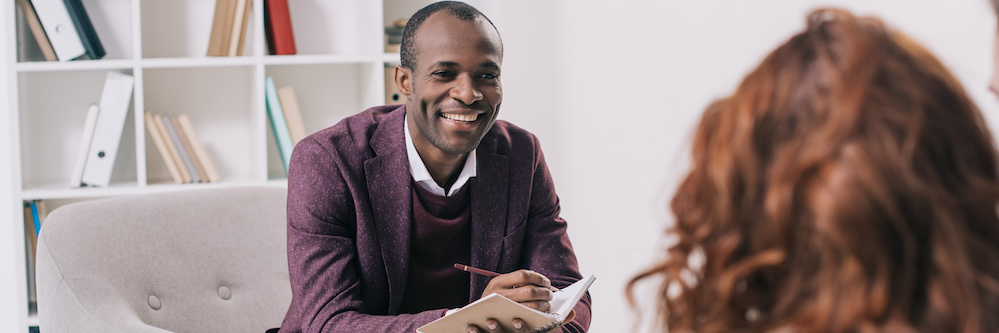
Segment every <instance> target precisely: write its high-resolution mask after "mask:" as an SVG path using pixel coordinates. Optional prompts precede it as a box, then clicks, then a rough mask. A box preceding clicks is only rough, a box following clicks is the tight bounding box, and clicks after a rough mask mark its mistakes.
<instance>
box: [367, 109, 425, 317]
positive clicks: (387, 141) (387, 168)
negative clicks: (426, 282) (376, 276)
mask: <svg viewBox="0 0 999 333" xmlns="http://www.w3.org/2000/svg"><path fill="white" fill-rule="evenodd" d="M404 114H405V112H393V113H392V114H390V115H388V116H387V117H386V119H385V120H384V122H383V123H382V125H381V126H379V127H378V128H377V129H376V130H375V132H374V133H373V134H372V136H371V142H370V144H371V147H372V149H373V150H374V151H375V154H376V156H375V157H374V158H371V159H368V160H367V161H364V172H365V176H366V177H365V178H366V179H367V183H368V200H369V202H370V203H371V210H372V212H371V213H372V215H373V217H374V222H375V227H376V229H377V231H378V245H379V246H380V252H381V254H382V260H383V261H384V262H385V274H386V276H387V277H388V286H389V290H388V293H389V311H390V312H391V313H395V312H397V311H398V309H399V306H400V305H401V304H402V297H403V295H404V294H405V288H406V278H407V277H408V275H409V274H408V272H409V245H410V226H411V224H412V214H411V213H412V210H413V209H412V206H413V200H412V191H413V190H412V176H411V175H410V172H409V160H408V158H407V156H406V146H405V141H404V139H405V137H404V135H405V130H404V129H403V121H404V118H403V115H404Z"/></svg>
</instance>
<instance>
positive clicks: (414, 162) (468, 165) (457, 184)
mask: <svg viewBox="0 0 999 333" xmlns="http://www.w3.org/2000/svg"><path fill="white" fill-rule="evenodd" d="M403 123H404V124H405V125H403V126H404V127H405V128H406V154H407V155H409V170H410V172H412V174H413V180H415V181H416V183H417V184H420V186H422V187H423V188H424V189H426V190H428V191H430V192H431V193H433V194H436V195H440V196H447V197H449V196H451V195H453V194H455V192H458V190H460V189H461V187H462V186H465V183H467V182H468V180H469V179H471V178H472V177H475V164H476V163H475V149H472V151H470V152H468V157H466V158H465V166H464V167H463V168H461V173H459V174H458V180H455V181H454V185H451V190H450V191H448V192H447V194H445V193H444V188H443V187H441V186H440V185H437V182H436V181H434V177H432V176H430V171H428V170H427V165H426V164H423V159H422V158H420V153H419V152H417V151H416V146H415V145H413V137H412V135H410V133H409V121H406V119H405V117H403Z"/></svg>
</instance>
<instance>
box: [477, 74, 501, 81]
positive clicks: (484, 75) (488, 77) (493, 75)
mask: <svg viewBox="0 0 999 333" xmlns="http://www.w3.org/2000/svg"><path fill="white" fill-rule="evenodd" d="M479 77H481V78H483V79H490V80H492V79H495V78H498V77H499V75H496V74H495V73H483V74H482V75H480V76H479Z"/></svg>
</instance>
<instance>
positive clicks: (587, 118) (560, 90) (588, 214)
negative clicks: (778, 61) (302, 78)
mask: <svg viewBox="0 0 999 333" xmlns="http://www.w3.org/2000/svg"><path fill="white" fill-rule="evenodd" d="M99 1H127V0H89V1H84V3H85V4H87V5H90V4H91V3H95V2H99ZM143 1H147V0H143ZM163 1H165V0H163ZM186 1H195V0H186ZM204 1H208V0H204ZM305 1H327V0H290V1H289V3H290V5H291V6H295V5H296V3H298V2H305ZM330 1H336V2H342V3H345V4H347V5H350V3H354V2H361V1H366V0H330ZM421 2H427V3H429V1H421ZM468 2H469V3H471V4H473V5H475V6H476V7H478V8H479V9H480V10H481V11H483V12H484V13H485V14H486V15H487V16H489V17H490V18H491V19H492V20H493V21H494V23H495V24H496V26H497V27H498V29H499V31H500V33H501V35H502V37H503V41H504V46H505V59H504V64H503V74H502V77H503V88H504V103H503V105H502V108H501V112H500V115H499V118H500V119H504V120H507V121H510V122H512V123H514V124H517V125H519V126H521V127H524V128H526V129H528V130H530V131H532V132H533V133H535V134H536V135H537V136H538V137H539V138H540V140H541V143H542V148H543V149H544V153H545V157H546V159H547V162H548V166H549V168H550V170H551V172H552V174H553V177H554V180H555V185H556V189H557V190H558V194H559V197H560V199H561V205H562V217H564V218H565V219H566V220H567V221H568V223H569V235H570V237H571V240H572V242H573V245H574V247H575V250H576V255H577V257H578V259H579V264H580V269H581V271H582V273H583V274H584V275H585V274H588V273H593V274H595V275H596V276H597V281H596V282H595V283H594V284H593V286H592V287H591V288H590V292H591V294H592V298H593V309H592V311H593V319H592V323H591V331H592V332H621V331H630V328H629V329H624V328H622V327H633V326H632V325H635V326H639V327H641V326H642V325H645V326H644V328H643V329H647V328H648V325H649V321H650V318H648V316H649V315H650V314H651V312H650V310H644V313H645V315H646V317H645V318H644V319H638V318H637V317H636V316H635V315H636V312H637V310H636V308H635V307H632V306H631V305H630V304H629V303H628V302H627V300H626V298H625V284H626V283H627V281H628V280H629V279H630V278H631V277H632V276H634V275H635V274H636V273H638V272H639V271H641V270H642V269H644V268H646V267H648V266H649V265H651V264H652V263H653V262H654V261H656V260H658V259H661V258H662V255H663V252H664V251H663V245H664V244H665V241H666V239H665V235H664V233H663V232H664V230H665V228H667V227H668V226H669V225H670V223H671V220H672V217H671V214H670V212H669V210H668V200H669V199H670V197H671V196H672V191H673V189H674V188H675V187H676V185H677V183H678V181H679V180H680V179H681V178H682V177H683V176H684V174H685V172H686V171H687V167H688V165H689V144H690V139H691V136H692V134H693V129H694V125H695V124H696V122H697V121H698V119H699V116H700V114H701V112H702V110H703V109H704V107H705V106H706V105H707V104H708V103H709V102H711V101H712V100H714V99H716V98H720V97H723V96H725V95H726V94H729V93H730V92H731V91H732V90H733V89H734V88H735V87H736V85H737V84H738V83H739V81H740V80H741V79H742V77H743V76H744V75H745V74H746V73H747V72H748V71H749V70H750V69H752V68H753V67H754V66H756V65H757V64H758V63H759V61H761V60H762V58H763V57H764V56H765V55H766V54H767V53H768V52H770V51H771V50H772V49H773V48H775V47H776V46H777V45H779V44H780V43H783V42H784V41H785V40H786V39H787V38H788V37H790V36H791V35H792V34H793V33H795V32H797V31H800V30H801V29H802V28H803V27H804V25H805V15H806V14H807V13H808V12H809V11H810V10H812V9H814V8H818V7H822V6H837V7H842V8H846V9H850V10H852V11H854V13H856V14H859V15H876V16H879V17H881V18H882V19H883V20H884V21H886V22H887V23H888V24H890V25H891V26H893V27H896V28H898V29H900V30H902V31H903V32H905V33H907V34H908V35H910V36H911V37H913V38H914V39H915V40H917V41H918V42H920V43H922V44H923V45H924V46H926V47H927V48H929V49H930V50H931V51H932V52H933V53H934V54H935V55H936V56H937V57H938V58H939V59H940V60H941V61H942V62H943V63H944V64H945V65H946V66H947V67H948V68H949V69H950V70H951V71H952V72H953V73H954V75H955V76H956V77H957V78H958V79H959V80H960V82H961V83H962V84H963V85H964V88H965V89H966V90H967V92H968V93H969V95H971V97H972V98H973V99H974V100H975V102H976V103H977V104H978V106H979V107H980V109H981V110H982V113H983V114H984V116H985V118H986V121H987V122H988V124H989V126H990V129H992V131H993V134H995V131H996V130H999V100H997V98H996V97H995V96H993V95H991V94H990V93H989V91H988V81H989V78H990V74H991V72H992V66H993V65H992V52H993V48H994V44H995V34H996V31H997V29H996V20H995V17H994V15H993V14H992V13H993V12H992V9H991V8H990V6H989V0H912V1H904V0H879V1H870V0H840V1H817V0H750V1H745V0H700V1H676V0H618V1H596V0H551V1H549V0H502V1H501V0H477V1H468ZM8 7H13V6H10V5H9V4H8ZM12 11H13V8H9V9H4V10H3V11H0V13H4V14H5V15H4V16H3V18H2V19H3V20H8V19H12V18H13V15H7V14H10V13H12ZM293 20H294V18H293ZM0 24H2V26H3V27H4V29H5V31H3V34H4V35H3V37H2V38H3V40H4V41H5V44H4V45H8V44H9V43H7V41H8V40H9V39H10V38H15V37H14V33H13V32H12V31H7V27H10V26H12V24H10V23H8V22H6V21H0ZM298 33H299V32H297V31H296V34H298ZM145 43H155V41H145ZM3 51H4V52H3V53H2V54H0V61H2V62H3V64H4V65H3V66H0V69H2V70H4V71H9V70H10V69H11V68H13V66H11V65H10V64H12V63H13V62H15V61H16V52H15V50H11V49H8V48H6V47H5V48H4V49H3ZM3 74H4V75H2V77H3V78H4V80H2V81H0V100H2V101H4V104H3V105H4V107H5V108H6V107H8V106H9V105H10V104H9V103H7V102H6V101H7V100H8V99H9V98H11V96H10V94H11V91H12V89H13V85H16V84H18V82H17V79H16V77H17V75H11V74H10V73H8V72H4V73H3ZM356 111H361V110H360V109H358V110H356ZM14 112H17V111H16V110H7V111H6V112H5V113H4V117H3V118H0V123H2V126H0V128H3V129H6V128H9V126H10V125H9V124H10V121H11V119H12V117H13V116H12V114H13V113H14ZM14 119H16V118H14ZM329 125H332V123H331V124H329ZM55 135H57V134H55ZM14 141H15V140H14V138H12V137H11V134H10V133H8V132H6V131H5V130H3V131H0V161H2V162H0V190H2V191H0V202H3V203H5V204H3V205H0V217H3V218H0V221H2V222H0V331H3V332H21V331H24V327H26V326H25V324H24V320H25V319H24V318H25V317H26V315H25V314H24V311H26V310H25V307H24V306H23V305H21V304H19V303H18V302H19V300H23V299H24V298H23V297H22V296H23V286H22V285H21V283H20V281H23V279H24V277H18V272H23V269H21V270H18V269H13V268H15V267H17V266H16V265H23V263H24V259H23V258H18V257H17V255H19V254H23V250H22V251H16V249H15V246H14V245H13V244H19V245H23V240H18V239H19V238H23V237H24V236H23V234H21V233H20V230H21V229H20V227H18V225H19V224H20V223H22V222H21V221H20V220H14V219H13V218H9V217H12V216H15V213H17V212H15V211H14V210H15V209H20V202H19V200H18V199H17V198H16V195H15V194H14V193H12V191H11V190H8V189H10V188H12V187H13V184H15V183H16V182H18V181H20V180H19V179H15V178H14V176H13V171H12V169H13V168H14V167H13V165H12V163H14V162H10V161H16V160H17V159H11V158H9V157H10V156H11V154H12V150H13V147H12V144H13V143H12V142H14ZM15 201H16V204H6V203H12V202H15ZM18 216H19V215H18ZM15 230H16V232H15ZM654 288H655V286H653V285H651V284H648V283H646V284H642V285H640V286H639V290H638V291H639V292H638V293H637V296H638V297H639V305H638V307H642V308H648V307H649V304H650V303H651V296H650V292H651V291H653V290H654Z"/></svg>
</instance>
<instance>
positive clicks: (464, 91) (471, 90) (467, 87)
mask: <svg viewBox="0 0 999 333" xmlns="http://www.w3.org/2000/svg"><path fill="white" fill-rule="evenodd" d="M451 98H454V99H456V100H459V101H461V102H462V103H465V105H471V104H472V103H475V101H478V100H481V99H482V91H479V88H478V87H476V86H475V80H474V79H473V78H472V76H471V75H469V74H461V75H458V78H457V79H455V80H454V86H453V87H451Z"/></svg>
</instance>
